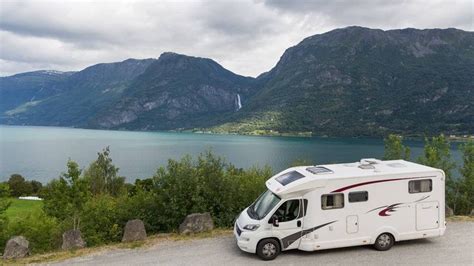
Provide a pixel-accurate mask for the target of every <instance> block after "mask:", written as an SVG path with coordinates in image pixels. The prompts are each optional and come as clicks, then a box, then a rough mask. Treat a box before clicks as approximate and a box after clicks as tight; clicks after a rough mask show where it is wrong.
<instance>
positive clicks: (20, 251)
mask: <svg viewBox="0 0 474 266" xmlns="http://www.w3.org/2000/svg"><path fill="white" fill-rule="evenodd" d="M28 255H30V242H28V240H26V238H24V237H23V236H14V237H12V238H10V240H8V242H7V246H6V247H5V251H4V252H3V258H4V259H19V258H24V257H26V256H28Z"/></svg>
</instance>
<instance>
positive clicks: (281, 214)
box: [273, 200, 300, 222]
mask: <svg viewBox="0 0 474 266" xmlns="http://www.w3.org/2000/svg"><path fill="white" fill-rule="evenodd" d="M299 212H300V200H288V201H286V202H284V203H283V204H282V205H280V207H278V210H276V212H275V214H274V215H273V216H276V217H277V218H278V221H279V222H288V221H292V220H295V219H296V218H298V214H299Z"/></svg>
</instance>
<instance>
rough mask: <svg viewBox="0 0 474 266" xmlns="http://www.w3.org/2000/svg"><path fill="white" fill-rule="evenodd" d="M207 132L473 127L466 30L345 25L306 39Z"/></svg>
mask: <svg viewBox="0 0 474 266" xmlns="http://www.w3.org/2000/svg"><path fill="white" fill-rule="evenodd" d="M258 79H259V80H261V81H263V84H264V85H263V86H262V87H261V89H260V90H259V92H258V94H257V95H255V96H254V97H253V98H252V99H251V101H250V102H249V103H248V104H247V105H246V106H245V107H244V108H243V109H242V110H241V112H239V114H238V115H235V116H234V117H233V118H232V119H231V120H230V121H232V122H230V123H227V124H225V125H222V126H220V127H217V128H215V129H214V130H215V131H225V132H241V133H242V132H252V131H256V130H257V131H258V130H260V131H264V132H269V131H270V130H273V131H275V130H277V131H280V132H292V131H293V132H295V131H296V132H307V131H309V132H313V133H316V134H318V135H347V136H358V135H382V134H385V133H388V132H398V133H403V134H424V133H427V134H434V133H438V132H445V133H453V134H462V133H473V132H474V104H473V103H474V33H472V32H465V31H461V30H456V29H446V30H440V29H433V30H416V29H404V30H390V31H382V30H373V29H367V28H361V27H349V28H344V29H338V30H334V31H331V32H328V33H324V34H319V35H315V36H312V37H309V38H306V39H305V40H303V41H302V42H301V43H299V44H298V45H296V46H294V47H291V48H289V49H287V50H286V51H285V53H284V54H283V56H282V57H281V59H280V61H279V62H278V64H277V65H276V66H275V67H274V68H273V69H272V70H271V71H269V72H268V73H265V74H263V75H261V76H260V77H259V78H258Z"/></svg>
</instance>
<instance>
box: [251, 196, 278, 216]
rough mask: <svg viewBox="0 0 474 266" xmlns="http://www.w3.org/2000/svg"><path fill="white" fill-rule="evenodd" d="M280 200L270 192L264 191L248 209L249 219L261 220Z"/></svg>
mask: <svg viewBox="0 0 474 266" xmlns="http://www.w3.org/2000/svg"><path fill="white" fill-rule="evenodd" d="M279 201H280V198H279V197H278V196H277V195H275V194H273V193H272V192H271V191H270V190H267V191H265V193H263V194H262V195H260V197H258V199H257V200H256V201H255V203H254V204H252V206H250V207H249V208H248V214H249V216H250V217H251V218H253V219H257V220H261V219H263V217H265V216H267V214H268V213H269V212H270V211H271V210H272V209H273V208H274V207H275V206H276V205H277V204H278V202H279Z"/></svg>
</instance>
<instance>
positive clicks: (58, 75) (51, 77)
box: [0, 70, 73, 113]
mask: <svg viewBox="0 0 474 266" xmlns="http://www.w3.org/2000/svg"><path fill="white" fill-rule="evenodd" d="M72 74H73V73H72V72H59V71H50V70H40V71H34V72H27V73H22V74H17V75H13V76H10V77H0V113H3V112H5V111H8V110H10V109H14V108H15V107H18V106H20V105H22V104H25V103H30V104H35V103H37V102H38V101H39V100H41V99H44V98H46V97H49V96H52V95H55V94H58V93H60V92H62V88H60V87H59V86H58V84H59V83H60V82H61V81H63V80H64V79H66V78H67V77H69V76H70V75H72Z"/></svg>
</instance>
